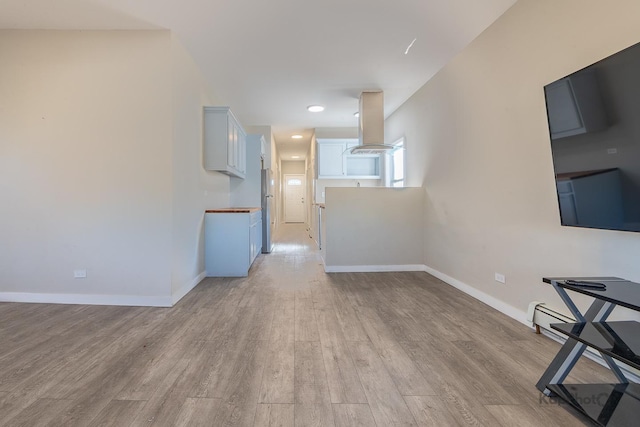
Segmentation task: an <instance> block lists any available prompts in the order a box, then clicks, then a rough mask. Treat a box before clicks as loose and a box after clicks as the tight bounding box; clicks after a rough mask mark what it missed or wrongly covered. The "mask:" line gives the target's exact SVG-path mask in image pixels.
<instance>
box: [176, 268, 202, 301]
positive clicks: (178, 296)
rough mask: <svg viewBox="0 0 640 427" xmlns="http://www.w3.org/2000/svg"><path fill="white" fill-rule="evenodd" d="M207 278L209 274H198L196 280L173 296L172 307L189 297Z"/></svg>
mask: <svg viewBox="0 0 640 427" xmlns="http://www.w3.org/2000/svg"><path fill="white" fill-rule="evenodd" d="M205 277H207V272H206V271H203V272H202V273H200V274H198V276H196V278H195V279H193V280H192V281H191V283H187V284H186V285H185V286H183V287H181V288H180V289H178V291H177V292H175V293H174V294H173V295H172V296H171V301H172V305H175V304H176V303H177V302H178V301H180V300H181V299H182V298H184V296H185V295H187V294H188V293H189V292H190V291H191V289H193V288H195V287H196V286H198V283H200V282H202V279H204V278H205Z"/></svg>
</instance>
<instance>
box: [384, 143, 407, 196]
mask: <svg viewBox="0 0 640 427" xmlns="http://www.w3.org/2000/svg"><path fill="white" fill-rule="evenodd" d="M391 145H393V146H394V147H396V148H395V149H394V150H393V151H391V152H390V153H389V155H388V156H386V157H387V159H386V165H387V167H386V170H387V174H386V185H387V187H393V188H402V187H405V186H406V184H407V147H406V145H405V140H404V137H402V138H400V139H398V140H397V141H395V142H394V143H393V144H391ZM398 151H401V152H402V164H403V172H404V173H403V174H402V178H401V179H395V180H394V179H393V175H394V169H393V156H394V155H395V154H396V153H397V152H398ZM398 183H400V184H401V185H394V184H398Z"/></svg>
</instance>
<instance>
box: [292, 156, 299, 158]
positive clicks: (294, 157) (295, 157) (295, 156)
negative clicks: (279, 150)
mask: <svg viewBox="0 0 640 427" xmlns="http://www.w3.org/2000/svg"><path fill="white" fill-rule="evenodd" d="M291 158H292V159H299V158H300V156H291Z"/></svg>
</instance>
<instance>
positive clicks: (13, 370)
mask: <svg viewBox="0 0 640 427" xmlns="http://www.w3.org/2000/svg"><path fill="white" fill-rule="evenodd" d="M274 242H275V246H274V249H273V252H272V253H271V254H260V255H259V256H258V258H257V259H256V262H255V263H254V265H253V266H252V268H251V270H250V274H249V277H245V278H206V279H204V280H203V281H202V282H201V283H199V284H198V285H197V286H196V287H195V288H194V289H193V290H192V291H191V292H189V293H188V294H187V295H185V296H184V298H182V300H181V301H179V302H178V303H177V304H176V305H175V306H174V307H172V308H155V307H107V306H88V305H84V306H82V305H54V304H23V303H0V342H1V343H2V346H0V414H1V415H0V426H11V427H14V425H16V424H17V425H25V426H29V427H31V426H39V425H64V426H65V427H67V426H79V427H80V426H82V427H85V426H90V427H94V426H103V425H117V426H118V427H119V426H127V425H149V424H150V423H153V424H154V425H171V426H211V425H214V426H218V425H221V426H222V425H224V426H251V425H256V426H269V425H274V426H275V425H281V426H293V425H297V426H301V427H307V426H316V425H318V426H334V425H335V426H337V427H342V426H343V425H350V426H357V425H361V426H366V427H370V426H374V425H377V426H378V427H387V426H390V425H417V426H429V427H431V426H456V425H459V426H470V425H487V426H505V427H506V426H509V427H511V426H513V425H523V426H524V425H536V426H538V425H545V426H563V427H564V426H568V427H573V426H584V425H590V424H588V422H586V421H585V418H584V417H583V416H581V415H580V414H577V413H576V411H573V410H572V409H570V408H567V407H566V405H565V407H563V406H561V405H557V404H554V403H553V401H552V400H550V399H546V398H544V397H542V396H541V395H540V393H539V392H538V391H537V389H536V388H535V383H536V381H537V379H538V377H539V376H540V375H541V373H542V372H543V371H544V369H545V367H546V366H547V364H548V362H549V361H550V360H551V359H552V358H553V357H554V355H555V353H556V352H557V350H558V349H559V344H558V343H556V342H554V341H552V340H550V339H549V338H546V337H544V336H539V335H536V334H534V333H533V332H532V331H531V330H530V329H528V328H527V327H526V326H524V325H521V324H519V323H518V322H515V321H513V320H512V319H510V318H508V317H507V316H505V315H504V314H503V313H500V312H497V311H495V310H494V309H492V308H490V307H488V306H486V305H484V304H483V303H481V302H478V301H477V300H475V299H474V298H472V297H470V296H469V295H467V294H464V293H462V292H461V291H459V290H458V289H455V288H453V287H451V286H449V285H448V284H446V283H444V282H442V281H440V280H439V279H437V278H435V277H433V276H430V275H429V274H427V273H424V272H384V273H329V274H327V273H324V271H323V268H322V261H321V258H320V256H319V254H318V251H317V249H316V248H315V247H314V246H313V245H314V242H313V240H311V239H309V238H308V237H307V233H306V232H305V230H304V226H302V225H296V224H284V225H280V226H279V228H278V231H277V232H276V233H275V235H274ZM594 378H595V379H596V381H595V382H609V381H610V380H613V377H612V375H611V372H610V371H608V370H606V369H605V368H603V367H601V366H599V365H597V364H596V363H595V362H592V361H590V360H587V359H585V360H582V359H581V360H580V361H579V362H578V364H577V365H576V367H575V368H574V370H573V371H572V372H571V375H570V380H571V381H572V382H588V381H590V380H593V379H594Z"/></svg>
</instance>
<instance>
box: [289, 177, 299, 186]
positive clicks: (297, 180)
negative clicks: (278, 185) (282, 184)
mask: <svg viewBox="0 0 640 427" xmlns="http://www.w3.org/2000/svg"><path fill="white" fill-rule="evenodd" d="M287 185H302V180H300V179H296V178H291V179H289V180H287Z"/></svg>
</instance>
